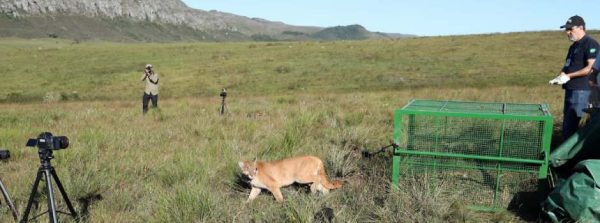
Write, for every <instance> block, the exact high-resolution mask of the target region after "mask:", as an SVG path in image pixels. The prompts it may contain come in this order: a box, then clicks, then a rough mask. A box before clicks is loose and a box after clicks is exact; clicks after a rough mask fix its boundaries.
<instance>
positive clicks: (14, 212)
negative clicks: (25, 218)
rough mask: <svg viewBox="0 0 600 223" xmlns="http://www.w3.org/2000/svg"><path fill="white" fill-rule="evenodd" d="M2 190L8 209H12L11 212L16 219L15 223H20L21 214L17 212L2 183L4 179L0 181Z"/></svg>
mask: <svg viewBox="0 0 600 223" xmlns="http://www.w3.org/2000/svg"><path fill="white" fill-rule="evenodd" d="M0 189H1V190H2V195H3V196H4V200H5V201H6V204H7V205H8V209H10V212H11V213H12V216H13V218H15V221H18V218H19V217H18V216H19V212H17V209H16V208H15V205H14V204H13V202H12V200H11V199H10V195H8V191H7V190H6V187H5V186H4V183H2V179H0Z"/></svg>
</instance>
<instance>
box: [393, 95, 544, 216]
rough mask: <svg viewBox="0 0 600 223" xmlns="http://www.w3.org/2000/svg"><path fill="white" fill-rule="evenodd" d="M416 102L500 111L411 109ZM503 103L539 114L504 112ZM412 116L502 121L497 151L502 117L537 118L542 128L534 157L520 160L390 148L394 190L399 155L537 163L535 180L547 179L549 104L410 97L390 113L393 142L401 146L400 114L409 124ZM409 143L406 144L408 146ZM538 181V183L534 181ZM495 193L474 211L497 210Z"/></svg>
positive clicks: (504, 118)
mask: <svg viewBox="0 0 600 223" xmlns="http://www.w3.org/2000/svg"><path fill="white" fill-rule="evenodd" d="M419 102H437V103H444V104H449V103H450V104H452V103H476V104H486V105H490V104H495V105H496V106H497V105H501V106H502V111H501V113H485V112H472V111H469V112H465V111H458V112H447V111H441V110H442V109H440V111H432V110H421V109H414V108H412V105H413V104H415V103H419ZM507 105H526V106H537V107H538V109H539V112H540V114H541V115H523V114H507V113H506V112H505V108H506V107H507ZM415 115H425V116H434V117H442V116H444V117H453V118H467V119H487V120H490V119H491V120H500V121H502V129H501V130H500V131H501V136H500V142H499V144H500V147H501V148H500V151H502V146H503V145H504V142H503V140H504V139H503V138H504V131H505V125H506V124H505V122H504V120H510V121H538V122H541V123H543V127H542V129H541V131H542V135H541V137H542V139H541V145H540V146H541V148H532V149H535V150H538V151H537V152H538V154H539V156H538V159H524V158H513V157H501V156H481V155H472V154H459V153H448V152H435V151H417V150H411V149H409V148H403V147H402V146H397V147H395V148H394V150H393V157H392V187H393V188H394V189H398V185H399V183H400V177H401V162H402V158H403V156H404V157H409V156H430V157H443V158H451V159H453V158H457V159H473V160H476V159H478V160H482V161H496V162H503V163H504V162H508V163H524V164H530V165H539V169H538V171H537V179H538V182H543V181H547V178H548V158H549V153H550V146H551V141H552V128H553V117H552V115H551V114H550V112H549V107H548V105H547V104H522V103H499V102H477V101H455V100H427V99H412V100H410V101H409V102H408V104H406V105H405V106H404V107H403V108H401V109H398V110H396V111H395V113H394V133H393V135H394V142H395V144H397V145H402V143H401V141H402V138H401V137H402V134H403V129H402V126H403V121H404V120H403V117H404V116H408V117H409V121H408V123H409V125H410V123H411V121H412V120H410V119H411V118H412V117H414V116H415ZM406 140H411V139H410V136H407V139H406ZM409 144H410V143H406V145H409ZM500 172H501V171H499V170H498V171H497V174H498V176H497V178H496V180H497V181H498V182H496V183H497V184H496V187H498V186H499V185H498V184H499V179H500V178H499V175H500ZM538 184H539V183H538ZM497 193H498V189H497V188H496V191H495V192H494V198H493V201H492V206H491V207H483V206H477V205H472V206H471V207H472V208H474V209H477V210H497V209H498V208H497V207H496V205H497V203H496V202H497V201H496V196H497Z"/></svg>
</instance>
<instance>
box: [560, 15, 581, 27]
mask: <svg viewBox="0 0 600 223" xmlns="http://www.w3.org/2000/svg"><path fill="white" fill-rule="evenodd" d="M574 26H585V21H583V18H581V16H578V15H574V16H571V18H569V20H567V22H566V23H565V24H564V25H562V26H560V28H561V29H570V28H573V27H574Z"/></svg>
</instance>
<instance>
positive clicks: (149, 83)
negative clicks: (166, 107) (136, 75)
mask: <svg viewBox="0 0 600 223" xmlns="http://www.w3.org/2000/svg"><path fill="white" fill-rule="evenodd" d="M141 80H142V81H145V82H146V87H145V88H144V97H143V98H142V110H143V113H144V114H146V112H148V101H149V100H152V107H153V108H156V107H158V74H156V73H154V71H153V70H152V64H146V69H145V70H144V74H143V75H142V78H141Z"/></svg>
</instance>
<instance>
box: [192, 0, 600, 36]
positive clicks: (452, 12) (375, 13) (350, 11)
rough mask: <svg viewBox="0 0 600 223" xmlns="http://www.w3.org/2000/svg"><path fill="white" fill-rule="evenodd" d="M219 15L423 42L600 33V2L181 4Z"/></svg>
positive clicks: (241, 0) (225, 0)
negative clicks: (580, 30)
mask: <svg viewBox="0 0 600 223" xmlns="http://www.w3.org/2000/svg"><path fill="white" fill-rule="evenodd" d="M183 2H184V3H185V4H186V5H188V6H189V7H192V8H196V9H201V10H205V11H209V10H217V11H221V12H228V13H233V14H236V15H241V16H247V17H250V18H254V17H257V18H263V19H267V20H270V21H279V22H283V23H286V24H289V25H299V26H319V27H331V26H345V25H353V24H359V25H362V26H364V27H365V28H366V29H368V30H369V31H373V32H385V33H401V34H413V35H419V36H446V35H470V34H486V33H507V32H524V31H545V30H560V29H559V27H560V26H561V25H563V24H564V23H565V22H566V20H567V19H568V18H569V17H571V16H573V15H579V16H581V17H583V18H584V20H585V22H586V28H587V29H588V30H589V29H596V30H597V29H599V28H600V10H598V9H600V0H454V1H450V0H429V1H428V0H411V1H406V0H301V1H300V0H295V1H293V0H183Z"/></svg>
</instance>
